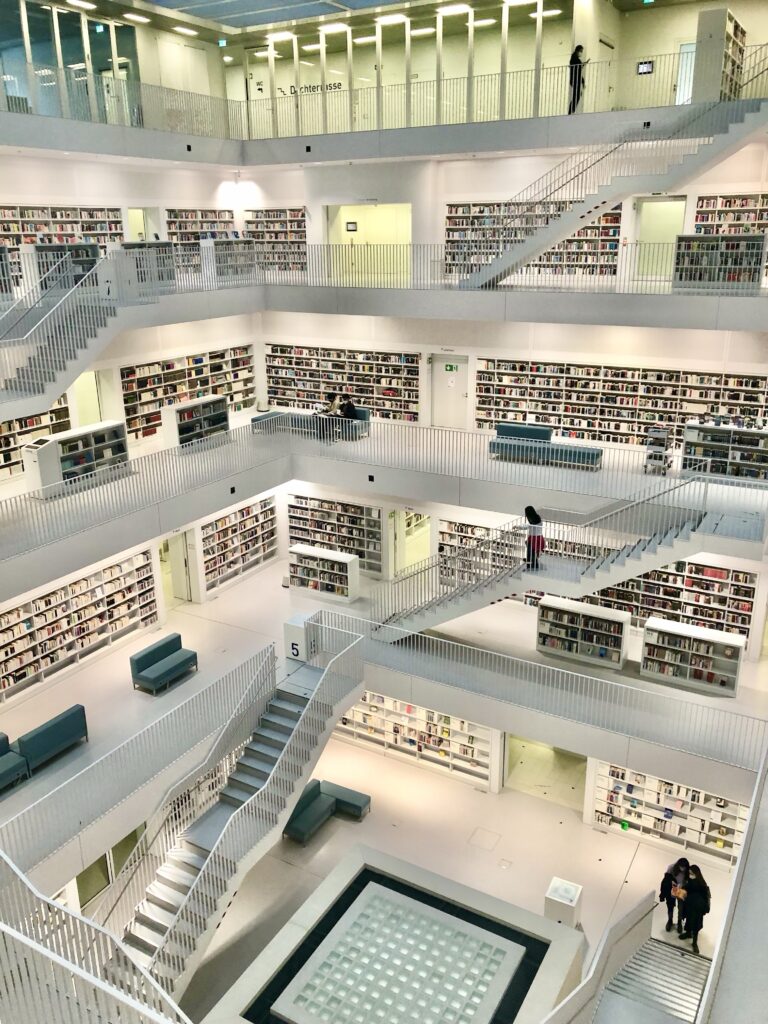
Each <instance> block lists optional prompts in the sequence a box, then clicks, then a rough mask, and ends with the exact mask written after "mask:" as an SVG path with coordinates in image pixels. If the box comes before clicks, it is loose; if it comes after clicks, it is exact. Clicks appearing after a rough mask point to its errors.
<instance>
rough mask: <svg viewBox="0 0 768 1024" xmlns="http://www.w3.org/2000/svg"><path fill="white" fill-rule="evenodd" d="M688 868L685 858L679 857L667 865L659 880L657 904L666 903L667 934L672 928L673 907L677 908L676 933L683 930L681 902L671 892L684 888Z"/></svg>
mask: <svg viewBox="0 0 768 1024" xmlns="http://www.w3.org/2000/svg"><path fill="white" fill-rule="evenodd" d="M688 868H689V864H688V860H687V858H686V857H681V858H680V859H679V860H677V861H675V863H674V864H670V865H669V867H668V868H667V870H666V871H665V872H664V877H663V878H662V880H661V885H660V887H659V903H664V902H666V904H667V931H668V932H671V931H672V928H673V927H674V916H675V906H677V930H678V932H682V930H683V901H682V900H680V899H678V898H677V897H676V896H675V895H674V894H673V890H677V889H684V888H685V883H686V882H687V881H688Z"/></svg>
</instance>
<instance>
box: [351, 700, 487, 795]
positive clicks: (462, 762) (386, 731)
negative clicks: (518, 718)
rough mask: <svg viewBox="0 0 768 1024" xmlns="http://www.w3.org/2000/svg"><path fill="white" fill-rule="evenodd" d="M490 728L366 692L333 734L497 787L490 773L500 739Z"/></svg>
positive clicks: (474, 783)
mask: <svg viewBox="0 0 768 1024" xmlns="http://www.w3.org/2000/svg"><path fill="white" fill-rule="evenodd" d="M494 732H495V730H492V729H488V728H486V727H485V726H483V725H478V724H477V723H475V722H470V721H467V720H465V719H462V718H458V717H456V716H454V715H445V714H442V713H440V712H439V711H433V710H431V709H429V708H422V707H419V706H418V705H416V704H410V703H407V702H406V701H402V700H394V699H393V698H392V697H385V696H384V695H383V694H380V693H372V692H371V691H366V692H365V693H363V696H362V698H361V699H360V701H358V703H357V704H353V706H352V707H351V708H350V709H349V711H347V713H346V714H345V715H344V716H343V717H342V718H341V720H340V721H339V722H338V723H337V725H336V729H335V732H334V735H336V736H337V737H338V738H339V739H343V740H346V741H347V742H350V743H359V744H361V745H363V746H368V747H370V746H374V747H376V748H377V749H379V750H380V751H381V752H382V753H384V754H388V755H391V756H395V757H401V758H403V759H404V760H408V761H411V762H414V763H416V764H418V765H419V766H420V767H422V768H430V769H433V770H435V771H439V772H447V773H450V774H451V775H452V776H454V777H455V778H457V779H460V780H461V781H462V782H468V783H470V784H471V785H473V786H480V787H482V788H484V789H487V790H491V791H492V792H498V785H497V784H495V780H494V778H493V775H494V769H495V764H494V761H495V759H496V758H497V748H496V742H497V739H498V734H496V736H494Z"/></svg>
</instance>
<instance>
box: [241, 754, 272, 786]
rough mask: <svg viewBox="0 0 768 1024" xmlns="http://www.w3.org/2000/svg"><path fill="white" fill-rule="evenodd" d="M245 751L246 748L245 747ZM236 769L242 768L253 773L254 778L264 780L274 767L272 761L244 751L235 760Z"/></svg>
mask: <svg viewBox="0 0 768 1024" xmlns="http://www.w3.org/2000/svg"><path fill="white" fill-rule="evenodd" d="M246 751H247V748H246ZM237 767H238V770H240V769H242V770H243V771H244V772H248V773H249V774H251V775H253V777H254V778H257V779H261V780H262V782H266V781H267V779H268V778H269V776H270V775H271V774H272V769H273V768H274V767H275V762H274V761H267V760H266V758H263V757H256V756H255V755H254V754H249V753H247V752H246V753H245V754H243V756H242V757H241V758H240V760H239V761H238V762H237Z"/></svg>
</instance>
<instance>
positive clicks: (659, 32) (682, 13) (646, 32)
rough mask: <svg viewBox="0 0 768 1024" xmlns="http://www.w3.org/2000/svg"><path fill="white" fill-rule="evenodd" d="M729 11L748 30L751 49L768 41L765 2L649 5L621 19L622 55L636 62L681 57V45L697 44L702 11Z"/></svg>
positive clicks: (709, 0)
mask: <svg viewBox="0 0 768 1024" xmlns="http://www.w3.org/2000/svg"><path fill="white" fill-rule="evenodd" d="M723 7H727V8H728V9H729V10H730V11H732V12H733V14H734V15H735V16H736V18H737V19H738V21H740V22H741V24H742V25H743V26H744V28H745V29H746V32H747V45H751V44H753V43H764V42H766V41H767V40H768V4H767V3H766V2H765V0H733V2H728V3H724V2H722V0H704V2H703V3H693V4H690V3H681V4H675V5H674V6H670V7H656V6H655V5H648V6H644V7H641V8H639V9H638V10H636V11H629V12H626V13H621V14H620V15H619V26H620V55H621V57H622V59H625V60H636V59H638V58H640V57H647V56H651V55H653V54H664V53H677V52H678V50H679V49H680V44H681V43H695V42H696V24H697V21H698V17H699V11H704V10H718V9H722V8H723Z"/></svg>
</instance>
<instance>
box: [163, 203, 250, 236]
mask: <svg viewBox="0 0 768 1024" xmlns="http://www.w3.org/2000/svg"><path fill="white" fill-rule="evenodd" d="M165 227H166V230H167V232H168V241H169V242H199V241H200V240H201V239H203V238H229V237H230V235H231V232H232V231H233V230H234V227H235V215H234V213H233V212H232V210H214V209H190V208H189V207H186V208H184V209H179V208H177V209H167V210H166V211H165Z"/></svg>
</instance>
